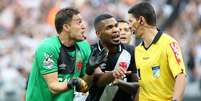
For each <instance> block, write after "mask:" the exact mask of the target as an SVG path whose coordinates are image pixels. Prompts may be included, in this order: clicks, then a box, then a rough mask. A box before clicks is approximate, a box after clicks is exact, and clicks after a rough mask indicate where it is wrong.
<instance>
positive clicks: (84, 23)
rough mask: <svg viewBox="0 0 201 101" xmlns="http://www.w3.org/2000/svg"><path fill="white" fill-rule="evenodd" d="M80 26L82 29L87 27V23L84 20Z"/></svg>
mask: <svg viewBox="0 0 201 101" xmlns="http://www.w3.org/2000/svg"><path fill="white" fill-rule="evenodd" d="M81 28H82V30H86V29H87V23H86V22H85V21H83V22H82V25H81Z"/></svg>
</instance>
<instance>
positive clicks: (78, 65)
mask: <svg viewBox="0 0 201 101" xmlns="http://www.w3.org/2000/svg"><path fill="white" fill-rule="evenodd" d="M76 66H77V69H78V70H81V69H82V62H81V61H80V62H78V63H77V65H76Z"/></svg>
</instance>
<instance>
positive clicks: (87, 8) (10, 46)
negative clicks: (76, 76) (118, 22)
mask: <svg viewBox="0 0 201 101" xmlns="http://www.w3.org/2000/svg"><path fill="white" fill-rule="evenodd" d="M139 1H143V0H0V101H23V100H24V94H25V86H26V79H27V74H28V72H29V71H30V70H31V63H32V59H33V57H34V49H35V48H36V47H37V45H38V43H39V42H40V41H41V40H42V39H44V38H45V37H48V36H51V35H54V34H56V31H55V29H54V14H55V13H56V12H57V11H58V9H60V8H63V7H66V6H73V7H76V8H78V9H79V10H80V12H81V14H82V16H83V17H84V19H85V20H86V21H87V23H88V31H87V40H88V41H89V42H90V43H93V42H95V41H96V40H97V39H96V36H95V34H94V33H95V32H94V28H93V26H92V25H93V20H94V18H95V16H96V15H98V14H100V13H105V12H108V13H111V14H113V15H114V16H115V17H117V18H123V19H126V18H127V11H128V9H129V8H130V7H131V6H132V5H133V4H135V3H137V2H139ZM144 1H149V2H151V3H152V4H153V6H154V8H155V10H156V12H157V18H158V21H157V24H158V26H159V27H160V28H161V29H163V30H165V31H166V32H168V33H170V35H171V36H173V37H174V38H175V39H176V40H178V42H179V44H180V46H181V49H182V52H183V57H184V61H185V64H186V69H187V70H188V75H187V78H188V85H187V88H186V90H185V96H184V101H201V86H200V83H201V79H200V78H201V0H144Z"/></svg>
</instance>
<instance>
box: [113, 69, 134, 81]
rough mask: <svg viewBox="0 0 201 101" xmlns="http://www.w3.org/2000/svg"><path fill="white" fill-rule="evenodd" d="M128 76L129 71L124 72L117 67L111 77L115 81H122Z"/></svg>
mask: <svg viewBox="0 0 201 101" xmlns="http://www.w3.org/2000/svg"><path fill="white" fill-rule="evenodd" d="M129 74H131V71H126V70H125V69H123V68H122V67H119V68H118V69H116V70H114V71H113V77H114V78H115V79H122V78H124V77H126V75H129Z"/></svg>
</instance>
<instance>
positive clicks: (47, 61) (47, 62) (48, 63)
mask: <svg viewBox="0 0 201 101" xmlns="http://www.w3.org/2000/svg"><path fill="white" fill-rule="evenodd" d="M53 63H54V61H53V56H52V55H49V54H47V53H44V60H43V66H44V67H45V68H47V69H51V68H53Z"/></svg>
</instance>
